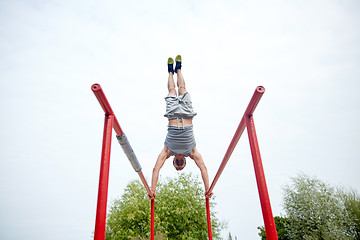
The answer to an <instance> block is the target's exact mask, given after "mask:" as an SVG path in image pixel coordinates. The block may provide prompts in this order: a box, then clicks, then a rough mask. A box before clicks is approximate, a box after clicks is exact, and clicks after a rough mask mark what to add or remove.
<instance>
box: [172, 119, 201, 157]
mask: <svg viewBox="0 0 360 240" xmlns="http://www.w3.org/2000/svg"><path fill="white" fill-rule="evenodd" d="M165 145H166V146H167V147H168V148H169V150H170V153H171V155H176V154H184V155H185V157H188V156H190V154H191V151H192V150H193V148H194V147H195V146H196V142H195V137H194V132H193V125H192V124H191V125H189V126H186V127H175V126H170V125H169V126H168V133H167V135H166V139H165Z"/></svg>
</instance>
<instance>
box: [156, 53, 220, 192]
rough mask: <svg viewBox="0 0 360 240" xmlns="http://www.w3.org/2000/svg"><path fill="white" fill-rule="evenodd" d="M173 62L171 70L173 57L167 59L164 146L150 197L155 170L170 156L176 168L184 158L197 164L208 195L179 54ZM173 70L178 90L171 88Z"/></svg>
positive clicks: (202, 161)
mask: <svg viewBox="0 0 360 240" xmlns="http://www.w3.org/2000/svg"><path fill="white" fill-rule="evenodd" d="M175 60H176V65H175V71H174V66H173V65H174V60H173V59H172V58H169V59H168V72H169V78H168V90H169V94H168V96H167V97H165V101H166V114H165V115H164V116H165V117H167V118H168V120H169V124H168V132H167V136H166V139H165V144H164V148H163V149H162V150H161V152H160V154H159V156H158V158H157V161H156V164H155V167H154V170H153V174H152V181H151V193H152V194H151V195H149V197H150V198H151V199H153V198H155V196H156V195H155V192H156V184H157V182H158V178H159V171H160V169H161V167H162V166H163V165H164V163H165V160H166V159H168V158H169V157H170V156H174V159H173V165H174V167H175V168H176V170H178V171H180V170H182V169H183V168H184V167H185V165H186V159H185V157H190V158H191V159H193V160H194V162H195V164H196V165H197V166H198V167H199V169H200V172H201V177H202V179H203V182H204V186H205V194H206V197H211V196H212V195H213V193H208V190H209V176H208V172H207V169H206V166H205V164H204V160H203V158H202V156H201V154H200V153H199V151H198V150H197V149H196V142H195V137H194V133H193V124H192V119H193V117H194V116H195V115H196V113H195V112H194V110H193V107H192V102H191V98H190V94H189V93H188V92H187V91H186V88H185V81H184V77H183V75H182V72H181V56H180V55H178V56H176V59H175ZM174 72H175V73H176V74H177V87H178V93H177V92H176V89H175V82H174Z"/></svg>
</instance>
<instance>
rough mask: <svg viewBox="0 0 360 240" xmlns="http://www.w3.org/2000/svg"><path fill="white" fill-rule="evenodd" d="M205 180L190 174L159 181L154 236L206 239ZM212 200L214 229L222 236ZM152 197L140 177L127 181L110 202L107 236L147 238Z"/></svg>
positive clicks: (216, 233)
mask: <svg viewBox="0 0 360 240" xmlns="http://www.w3.org/2000/svg"><path fill="white" fill-rule="evenodd" d="M201 186H202V184H201V183H200V182H199V180H198V178H197V177H194V176H192V175H191V174H179V175H178V177H175V178H168V179H166V181H164V182H163V181H160V182H159V184H158V186H157V193H156V200H155V232H157V237H156V238H155V239H207V222H206V209H205V197H204V190H203V189H202V187H201ZM214 205H215V203H214V201H213V199H212V200H211V201H210V207H211V217H212V233H213V237H214V239H217V238H219V234H220V231H221V229H222V228H223V226H222V225H221V224H220V222H219V220H218V219H217V217H216V215H215V213H214V211H213V208H214ZM149 235H150V200H149V199H148V198H147V192H146V190H145V189H144V187H143V185H142V184H141V182H140V181H132V182H130V183H129V184H128V186H127V187H126V189H125V192H124V194H123V195H122V196H121V198H120V199H116V200H115V201H114V202H113V203H112V205H111V206H110V210H109V213H108V219H107V226H106V240H115V239H116V240H118V239H119V240H120V239H129V240H130V239H148V238H149Z"/></svg>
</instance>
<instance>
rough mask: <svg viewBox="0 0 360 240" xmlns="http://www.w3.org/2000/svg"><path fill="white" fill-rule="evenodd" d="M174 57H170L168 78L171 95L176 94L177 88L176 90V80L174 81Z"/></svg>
mask: <svg viewBox="0 0 360 240" xmlns="http://www.w3.org/2000/svg"><path fill="white" fill-rule="evenodd" d="M173 64H174V59H172V58H169V59H168V72H169V78H168V90H169V94H168V96H169V95H176V90H175V82H174V66H173Z"/></svg>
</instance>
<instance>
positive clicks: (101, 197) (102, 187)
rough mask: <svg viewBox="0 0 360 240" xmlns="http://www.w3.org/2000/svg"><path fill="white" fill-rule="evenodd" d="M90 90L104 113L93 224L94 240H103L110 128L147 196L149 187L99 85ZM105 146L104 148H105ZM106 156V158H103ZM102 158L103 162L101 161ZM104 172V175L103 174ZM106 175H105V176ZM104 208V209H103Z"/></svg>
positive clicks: (152, 205) (152, 223)
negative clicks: (96, 200) (96, 204)
mask: <svg viewBox="0 0 360 240" xmlns="http://www.w3.org/2000/svg"><path fill="white" fill-rule="evenodd" d="M91 90H92V91H93V92H94V94H95V96H96V98H97V99H98V101H99V103H100V105H101V107H102V109H103V110H104V112H105V128H104V137H103V150H102V157H101V167H100V169H101V170H100V181H99V193H98V206H97V213H96V224H95V233H94V239H95V240H104V239H105V224H106V203H107V191H108V178H109V167H110V165H109V162H110V148H111V128H113V129H114V131H115V132H116V135H117V139H118V141H119V143H120V145H121V147H122V149H123V150H124V153H125V154H126V156H127V157H128V159H129V161H130V163H131V165H132V166H133V168H134V170H135V171H136V172H137V173H138V175H139V177H140V179H141V181H142V183H143V184H144V186H145V188H146V191H147V192H148V194H151V190H150V187H149V185H148V183H147V181H146V179H145V177H144V174H143V173H142V171H141V166H140V164H139V162H138V160H137V158H136V155H135V153H134V151H133V150H132V148H131V146H130V143H129V141H128V140H127V138H126V136H125V134H124V132H123V130H122V129H121V127H120V124H119V122H118V121H117V119H116V117H115V114H114V112H113V110H112V108H111V106H110V104H109V102H108V100H107V99H106V96H105V94H104V92H103V90H102V88H101V86H100V85H99V84H93V85H92V86H91ZM105 146H106V147H105ZM103 156H106V157H103ZM103 158H104V159H105V160H103ZM103 172H105V173H103ZM106 173H107V174H106ZM154 205H155V204H154V200H153V199H152V200H151V228H152V229H151V240H153V239H154ZM104 206H105V207H104Z"/></svg>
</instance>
